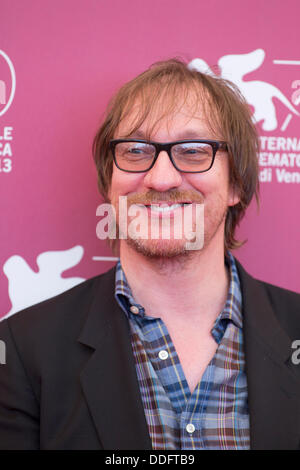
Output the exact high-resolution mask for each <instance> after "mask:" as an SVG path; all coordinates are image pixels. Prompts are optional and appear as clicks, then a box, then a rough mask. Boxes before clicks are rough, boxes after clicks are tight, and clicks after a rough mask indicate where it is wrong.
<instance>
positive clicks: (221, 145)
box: [109, 139, 228, 173]
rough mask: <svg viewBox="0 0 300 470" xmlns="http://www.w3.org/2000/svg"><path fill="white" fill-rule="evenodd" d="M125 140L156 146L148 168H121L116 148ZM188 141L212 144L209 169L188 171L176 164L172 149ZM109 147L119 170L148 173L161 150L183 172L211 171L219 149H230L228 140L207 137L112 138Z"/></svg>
mask: <svg viewBox="0 0 300 470" xmlns="http://www.w3.org/2000/svg"><path fill="white" fill-rule="evenodd" d="M123 142H137V143H141V144H148V145H153V147H155V156H154V158H153V161H152V163H151V165H150V166H149V168H147V169H146V170H124V169H123V168H120V167H119V165H118V163H117V159H116V154H115V148H116V145H117V144H120V143H123ZM186 143H191V144H192V143H200V144H201V143H202V144H209V145H211V147H212V149H213V156H212V160H211V164H210V167H209V168H207V170H200V171H187V170H181V169H180V168H178V167H177V166H176V164H175V162H174V160H173V158H172V153H171V149H172V147H173V146H174V145H177V144H186ZM109 147H110V150H111V152H112V156H113V159H114V162H115V165H116V167H117V168H119V170H122V171H126V172H127V173H146V172H147V171H149V170H151V168H153V166H154V165H155V162H156V160H157V158H158V156H159V154H160V152H162V151H165V152H167V154H168V156H169V159H170V160H171V163H172V165H173V166H174V168H176V170H177V171H180V172H182V173H205V172H206V171H209V170H210V169H211V167H212V166H213V164H214V161H215V157H216V153H217V151H218V150H225V151H228V146H227V142H223V141H219V140H205V139H191V140H189V139H188V140H177V141H175V142H167V143H160V142H152V141H150V140H141V139H112V140H110V141H109Z"/></svg>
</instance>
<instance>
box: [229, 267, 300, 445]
mask: <svg viewBox="0 0 300 470" xmlns="http://www.w3.org/2000/svg"><path fill="white" fill-rule="evenodd" d="M237 267H238V271H239V275H240V280H241V288H242V296H243V318H244V342H245V344H244V346H245V359H246V374H247V381H248V401H249V414H250V447H251V449H297V448H299V443H300V435H299V401H300V400H299V396H300V379H299V370H297V369H296V367H297V366H293V365H292V362H291V361H290V357H291V355H292V352H293V350H292V348H291V344H292V341H291V339H290V338H289V337H288V335H287V334H286V333H285V331H284V330H283V329H282V327H281V325H280V324H279V322H278V321H277V318H276V316H275V314H274V311H273V308H272V305H271V304H270V301H269V298H268V296H267V292H266V289H265V288H264V286H263V284H262V283H260V282H259V281H256V280H255V279H253V278H252V277H251V276H249V275H248V274H247V273H246V272H245V271H244V269H243V268H242V266H241V265H240V264H239V263H238V262H237ZM282 308H283V307H282ZM287 314H288V312H287Z"/></svg>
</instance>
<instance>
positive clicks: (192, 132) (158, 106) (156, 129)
mask: <svg viewBox="0 0 300 470" xmlns="http://www.w3.org/2000/svg"><path fill="white" fill-rule="evenodd" d="M146 98H148V99H145V96H144V97H143V98H142V97H137V98H136V99H135V101H134V103H133V104H131V103H130V104H129V103H128V105H127V107H126V108H125V110H124V112H123V115H122V118H121V121H120V123H119V125H118V127H117V129H116V132H115V136H114V137H115V138H122V137H124V138H125V137H129V136H132V137H133V136H134V137H135V138H144V139H151V138H152V139H153V136H155V135H157V134H158V135H159V134H160V132H163V133H167V134H169V135H170V137H171V136H172V135H173V134H174V137H175V134H176V138H177V139H188V138H216V137H219V136H217V135H216V133H218V134H219V132H216V129H215V128H213V127H214V126H212V125H211V122H210V119H209V118H208V116H211V115H212V114H213V113H212V109H211V105H210V103H209V100H208V98H207V96H205V93H204V92H202V91H201V92H198V93H196V92H195V91H194V90H192V91H188V92H186V91H185V92H184V91H183V90H180V91H178V93H177V96H172V95H170V94H167V93H162V94H161V95H160V96H159V98H158V99H156V100H154V99H152V100H151V94H150V93H149V96H148V97H146Z"/></svg>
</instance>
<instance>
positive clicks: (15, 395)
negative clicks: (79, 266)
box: [0, 262, 300, 450]
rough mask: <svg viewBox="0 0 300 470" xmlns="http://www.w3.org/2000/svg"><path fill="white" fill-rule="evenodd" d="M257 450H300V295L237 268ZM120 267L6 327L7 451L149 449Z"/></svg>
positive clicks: (1, 415) (3, 426) (3, 427)
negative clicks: (298, 347)
mask: <svg viewBox="0 0 300 470" xmlns="http://www.w3.org/2000/svg"><path fill="white" fill-rule="evenodd" d="M237 267H238V272H239V275H240V280H241V287H242V295H243V316H244V338H245V339H244V341H245V357H246V373H247V379H248V393H249V413H250V446H251V449H299V445H300V416H299V413H300V365H294V364H293V363H292V361H291V359H290V358H291V355H292V353H293V352H294V350H293V349H292V348H291V345H292V341H293V340H295V339H300V295H299V294H296V293H293V292H290V291H287V290H284V289H281V288H278V287H274V286H271V285H270V284H266V283H264V282H261V281H257V280H255V279H253V278H252V277H251V276H249V275H248V274H247V273H246V272H245V271H244V269H243V268H242V266H241V265H240V264H239V263H238V262H237ZM114 276H115V268H112V269H111V270H110V271H108V272H106V273H104V274H102V275H100V276H97V277H94V278H92V279H89V280H88V281H85V282H83V283H82V284H80V285H78V286H76V287H74V288H73V289H71V290H69V291H67V292H64V293H63V294H60V295H58V296H56V297H54V298H52V299H50V300H47V301H45V302H42V303H39V304H37V305H35V306H33V307H30V308H28V309H26V310H24V311H22V313H18V314H15V315H13V316H11V317H9V318H8V319H6V320H3V321H2V322H1V323H0V339H1V340H3V341H5V343H6V364H2V365H0V449H110V450H111V449H119V450H122V449H125V450H126V449H127V450H131V449H136V450H138V449H151V440H150V437H149V433H148V428H147V423H146V420H145V416H144V410H143V405H142V402H141V397H140V393H139V386H138V382H137V378H136V373H135V365H134V358H133V353H132V348H131V343H130V335H129V325H128V322H127V320H126V316H125V315H124V312H122V310H121V309H120V307H119V306H118V304H117V302H116V301H115V299H114Z"/></svg>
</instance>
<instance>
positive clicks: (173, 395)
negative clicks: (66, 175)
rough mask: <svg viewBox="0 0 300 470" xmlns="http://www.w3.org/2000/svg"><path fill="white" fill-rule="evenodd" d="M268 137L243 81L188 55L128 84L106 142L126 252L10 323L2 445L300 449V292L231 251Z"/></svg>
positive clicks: (106, 127) (103, 153)
mask: <svg viewBox="0 0 300 470" xmlns="http://www.w3.org/2000/svg"><path fill="white" fill-rule="evenodd" d="M257 142H258V139H257V134H256V131H255V128H254V126H253V124H252V122H251V116H250V112H249V109H248V106H247V104H246V103H245V102H244V100H243V98H242V97H241V96H240V94H239V92H238V91H237V90H236V89H235V88H234V87H233V85H231V84H229V83H227V82H226V81H224V80H222V79H219V78H216V77H212V76H210V75H205V74H201V73H199V72H196V71H193V70H190V69H189V68H188V67H187V66H186V64H184V63H183V62H181V61H179V60H170V61H166V62H162V63H158V64H155V65H154V66H152V67H150V69H149V70H147V71H145V72H144V73H143V74H141V75H139V76H138V77H136V78H135V79H134V80H132V81H131V82H129V83H127V84H125V85H124V86H123V87H122V88H121V90H120V91H119V92H118V93H117V95H116V96H115V97H114V99H113V101H112V102H111V105H110V107H109V110H108V114H107V117H106V119H105V121H104V123H103V125H102V126H101V128H100V130H99V132H98V134H97V136H96V138H95V142H94V156H95V161H96V165H97V169H98V175H99V188H100V191H101V194H102V195H103V196H104V198H105V200H106V201H107V202H110V203H111V204H112V205H113V207H114V208H115V212H116V220H117V221H120V220H121V219H122V223H120V222H119V225H118V234H119V238H120V241H119V246H118V247H114V249H117V250H119V255H120V261H119V262H118V263H117V265H116V266H115V267H114V268H113V269H111V270H110V271H108V272H107V273H105V274H103V275H100V276H97V277H95V278H93V279H90V280H88V281H86V282H84V283H82V284H80V285H79V286H77V287H75V288H73V289H71V290H69V291H67V292H65V293H63V294H61V295H59V296H57V297H55V298H53V299H50V300H48V301H46V302H43V303H40V304H38V305H35V306H33V307H31V308H29V309H26V310H25V311H23V312H22V313H19V314H16V315H14V316H13V317H10V318H8V319H7V320H4V321H3V322H2V323H1V324H0V338H1V339H2V340H4V341H5V344H6V349H7V361H6V362H7V363H6V365H5V366H2V367H1V369H0V386H1V395H0V442H1V443H0V447H1V448H3V449H119V450H122V449H158V450H162V449H166V450H170V449H195V450H196V449H296V448H299V443H300V416H299V411H300V410H299V403H300V400H299V396H300V373H299V367H298V366H297V364H296V363H295V361H293V352H294V350H293V342H294V340H296V339H298V338H300V316H299V310H300V296H299V294H296V293H293V292H289V291H287V290H284V289H281V288H278V287H274V286H271V285H269V284H266V283H264V282H261V281H257V280H255V279H253V278H252V277H251V276H249V275H248V274H247V273H246V272H245V271H244V269H243V268H242V266H241V265H240V263H239V262H238V261H237V260H236V259H235V258H234V257H233V256H232V254H231V251H230V250H232V249H233V248H236V247H237V246H239V242H237V240H236V239H235V228H236V226H237V224H238V223H239V221H240V220H241V218H242V217H243V215H244V213H245V210H246V208H247V206H248V205H249V203H250V201H251V199H252V198H253V196H255V197H256V198H257V194H258V165H257V149H258V143H257ZM122 198H123V199H122ZM124 198H125V200H126V207H127V210H126V211H125V214H124V207H123V200H124ZM198 209H200V210H198ZM136 215H137V216H138V221H139V228H137V227H136V230H135V233H133V232H132V231H131V232H130V231H129V227H130V225H131V226H132V223H133V222H134V219H135V216H136ZM153 221H154V224H153V227H154V230H153V231H152V230H150V231H149V227H152V226H151V224H152V223H153ZM170 221H171V222H170ZM168 224H169V225H168ZM166 227H169V228H170V230H169V232H168V235H169V236H165V229H166ZM187 227H188V228H187ZM126 229H128V231H126ZM186 229H187V230H186ZM127 232H128V233H127ZM129 232H130V233H129ZM149 233H150V235H149ZM199 233H200V234H202V235H203V236H201V237H198V234H199ZM141 235H142V236H141ZM191 235H194V238H195V239H196V240H197V241H198V242H199V244H198V246H196V247H195V246H193V237H192V236H191ZM197 237H198V238H197ZM195 248H196V249H195Z"/></svg>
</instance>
